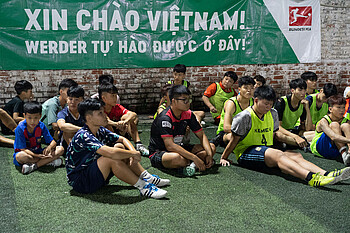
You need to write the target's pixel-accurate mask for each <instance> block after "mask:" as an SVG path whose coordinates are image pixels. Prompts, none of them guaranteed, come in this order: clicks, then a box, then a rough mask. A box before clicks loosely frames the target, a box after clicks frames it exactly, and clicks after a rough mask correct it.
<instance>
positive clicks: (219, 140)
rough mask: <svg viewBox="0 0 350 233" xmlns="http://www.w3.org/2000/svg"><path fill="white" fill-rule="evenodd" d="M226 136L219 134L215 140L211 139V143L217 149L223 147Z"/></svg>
mask: <svg viewBox="0 0 350 233" xmlns="http://www.w3.org/2000/svg"><path fill="white" fill-rule="evenodd" d="M224 134H225V133H221V132H220V133H218V134H217V135H216V136H215V137H214V138H213V139H211V140H210V141H209V142H210V143H213V144H214V145H215V147H218V146H219V145H222V144H223V143H224V142H223V140H224Z"/></svg>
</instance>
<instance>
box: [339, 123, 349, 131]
mask: <svg viewBox="0 0 350 233" xmlns="http://www.w3.org/2000/svg"><path fill="white" fill-rule="evenodd" d="M340 127H341V130H342V131H343V132H344V131H347V132H350V124H349V123H344V124H341V126H340Z"/></svg>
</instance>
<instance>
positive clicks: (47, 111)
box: [40, 78, 78, 139]
mask: <svg viewBox="0 0 350 233" xmlns="http://www.w3.org/2000/svg"><path fill="white" fill-rule="evenodd" d="M76 86H78V84H77V83H76V82H75V81H74V80H73V79H70V78H67V79H63V80H62V81H61V82H60V84H59V86H58V93H59V94H58V95H57V96H54V97H52V98H50V99H48V100H46V101H45V102H44V103H43V105H42V108H43V111H42V114H41V115H42V116H41V119H40V121H42V122H43V123H44V124H45V125H46V127H47V128H48V129H49V131H50V134H51V136H52V137H54V135H55V132H56V134H57V131H58V130H59V128H58V125H57V114H58V112H60V111H61V110H62V109H63V108H64V107H65V106H66V104H67V100H68V95H67V92H68V90H69V88H70V87H76ZM54 138H55V137H54ZM56 139H57V135H56Z"/></svg>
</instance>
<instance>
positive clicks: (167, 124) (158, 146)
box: [148, 106, 202, 154]
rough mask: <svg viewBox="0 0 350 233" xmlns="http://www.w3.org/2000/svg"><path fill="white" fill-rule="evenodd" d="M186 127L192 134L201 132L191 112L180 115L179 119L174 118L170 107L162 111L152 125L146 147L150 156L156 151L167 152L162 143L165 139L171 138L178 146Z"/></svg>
mask: <svg viewBox="0 0 350 233" xmlns="http://www.w3.org/2000/svg"><path fill="white" fill-rule="evenodd" d="M187 126H189V127H190V129H191V130H192V131H193V132H194V133H197V132H199V131H201V130H202V127H201V125H200V124H199V122H198V121H197V119H196V117H195V115H194V114H193V112H192V111H191V110H188V111H185V112H183V113H181V118H180V119H177V118H176V117H175V115H174V113H173V111H172V110H171V107H170V106H169V107H167V108H166V109H165V110H163V111H162V112H161V113H160V114H159V115H158V116H157V118H156V119H155V120H154V121H153V123H152V127H151V137H150V142H149V146H148V149H149V151H150V154H153V153H154V152H155V151H157V150H158V151H167V150H166V147H165V144H164V141H163V138H165V137H172V138H173V139H174V143H176V144H180V143H181V142H182V139H183V137H184V135H185V133H186V127H187Z"/></svg>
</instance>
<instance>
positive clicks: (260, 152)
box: [237, 146, 270, 169]
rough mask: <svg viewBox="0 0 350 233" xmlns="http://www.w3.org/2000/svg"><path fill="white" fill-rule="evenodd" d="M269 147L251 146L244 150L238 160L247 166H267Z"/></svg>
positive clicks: (260, 167) (254, 167)
mask: <svg viewBox="0 0 350 233" xmlns="http://www.w3.org/2000/svg"><path fill="white" fill-rule="evenodd" d="M269 148H270V147H267V146H251V147H249V148H247V149H246V150H245V151H244V152H243V154H242V155H241V157H239V159H238V161H237V162H238V164H239V165H241V166H243V167H247V168H252V169H262V168H266V167H267V166H266V164H265V151H266V150H267V149H269Z"/></svg>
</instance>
